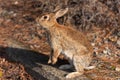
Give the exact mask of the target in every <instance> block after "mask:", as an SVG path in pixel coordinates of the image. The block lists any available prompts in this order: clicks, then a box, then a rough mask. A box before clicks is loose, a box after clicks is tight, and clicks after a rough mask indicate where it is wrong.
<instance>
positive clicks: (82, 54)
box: [37, 9, 93, 78]
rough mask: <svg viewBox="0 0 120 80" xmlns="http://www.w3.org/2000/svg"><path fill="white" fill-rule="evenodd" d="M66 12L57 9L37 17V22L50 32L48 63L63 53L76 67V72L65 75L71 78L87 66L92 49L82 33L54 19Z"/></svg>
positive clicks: (53, 61)
mask: <svg viewBox="0 0 120 80" xmlns="http://www.w3.org/2000/svg"><path fill="white" fill-rule="evenodd" d="M66 12H67V9H66V10H59V11H58V12H57V13H55V14H54V13H50V14H47V15H44V16H42V17H41V18H37V22H38V23H39V24H41V25H42V26H43V27H45V28H46V29H48V30H49V32H50V36H51V43H52V45H51V47H52V49H53V53H51V55H50V58H49V61H48V63H52V64H55V63H56V62H57V59H58V57H59V55H60V54H64V55H65V56H66V58H67V59H68V60H69V62H70V64H71V65H72V66H74V67H75V69H76V72H73V73H70V74H68V75H67V76H66V77H67V78H73V77H75V76H78V75H81V74H83V72H84V68H85V67H88V66H89V64H90V62H91V59H92V56H91V55H92V53H93V49H92V46H91V44H90V42H89V41H88V39H87V38H86V36H85V35H84V34H83V33H81V32H79V31H77V30H75V29H74V28H72V27H68V26H64V25H60V24H58V23H57V21H56V19H57V18H58V17H60V16H63V15H64V14H65V13H66ZM46 17H47V18H46Z"/></svg>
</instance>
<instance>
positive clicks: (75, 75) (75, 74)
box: [66, 72, 83, 78]
mask: <svg viewBox="0 0 120 80" xmlns="http://www.w3.org/2000/svg"><path fill="white" fill-rule="evenodd" d="M82 74H83V73H80V72H72V73H69V74H68V75H67V76H66V78H75V77H77V76H80V75H82Z"/></svg>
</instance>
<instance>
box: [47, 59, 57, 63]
mask: <svg viewBox="0 0 120 80" xmlns="http://www.w3.org/2000/svg"><path fill="white" fill-rule="evenodd" d="M56 62H57V58H52V59H49V60H48V64H55V63H56Z"/></svg>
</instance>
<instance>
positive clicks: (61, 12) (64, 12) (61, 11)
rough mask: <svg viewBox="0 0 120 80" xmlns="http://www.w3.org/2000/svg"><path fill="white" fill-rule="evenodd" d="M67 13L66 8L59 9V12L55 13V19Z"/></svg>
mask: <svg viewBox="0 0 120 80" xmlns="http://www.w3.org/2000/svg"><path fill="white" fill-rule="evenodd" d="M67 12H68V8H65V9H60V10H59V11H57V12H56V13H55V18H59V17H62V16H63V15H65V14H66V13H67Z"/></svg>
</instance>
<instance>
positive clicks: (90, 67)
mask: <svg viewBox="0 0 120 80" xmlns="http://www.w3.org/2000/svg"><path fill="white" fill-rule="evenodd" d="M94 68H95V66H88V67H85V68H84V69H86V70H91V69H94Z"/></svg>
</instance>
